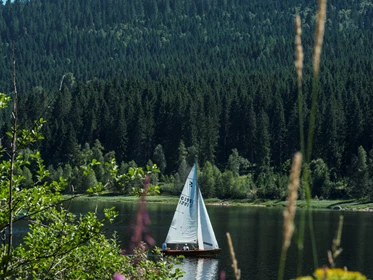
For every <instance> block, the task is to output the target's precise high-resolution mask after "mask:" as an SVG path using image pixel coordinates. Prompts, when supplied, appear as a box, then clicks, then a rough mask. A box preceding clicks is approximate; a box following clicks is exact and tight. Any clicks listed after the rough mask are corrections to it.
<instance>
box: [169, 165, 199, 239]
mask: <svg viewBox="0 0 373 280" xmlns="http://www.w3.org/2000/svg"><path fill="white" fill-rule="evenodd" d="M197 207H198V203H197V168H196V165H194V166H193V168H192V170H191V171H190V173H189V175H188V178H187V180H186V181H185V184H184V188H183V191H182V193H181V195H180V199H179V203H178V204H177V207H176V211H175V214H174V217H173V219H172V223H171V226H170V229H169V231H168V234H167V237H166V243H170V244H176V243H197V228H198V226H197V220H198V217H197Z"/></svg>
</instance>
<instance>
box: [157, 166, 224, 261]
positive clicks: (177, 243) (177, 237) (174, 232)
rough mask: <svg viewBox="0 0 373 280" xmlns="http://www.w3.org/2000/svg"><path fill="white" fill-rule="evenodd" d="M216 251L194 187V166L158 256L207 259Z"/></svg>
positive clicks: (204, 213) (212, 231) (195, 172)
mask: <svg viewBox="0 0 373 280" xmlns="http://www.w3.org/2000/svg"><path fill="white" fill-rule="evenodd" d="M169 246H170V247H169ZM220 250H221V249H220V248H219V245H218V242H217V241H216V237H215V233H214V230H213V228H212V225H211V221H210V217H209V215H208V213H207V209H206V206H205V203H204V201H203V197H202V194H201V191H200V189H199V187H198V184H197V165H196V164H194V165H193V167H192V170H191V171H190V173H189V175H188V177H187V179H186V181H185V184H184V188H183V191H182V192H181V195H180V199H179V202H178V204H177V207H176V211H175V214H174V217H173V219H172V222H171V225H170V228H169V230H168V234H167V237H166V240H165V243H163V245H162V252H163V254H165V255H184V256H186V257H188V256H190V257H209V256H215V255H217V254H219V252H220Z"/></svg>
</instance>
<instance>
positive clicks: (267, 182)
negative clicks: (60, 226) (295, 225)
mask: <svg viewBox="0 0 373 280" xmlns="http://www.w3.org/2000/svg"><path fill="white" fill-rule="evenodd" d="M82 11H84V12H82ZM295 14H299V15H300V17H301V20H302V31H303V33H302V43H303V48H304V53H305V69H304V77H303V104H302V106H303V108H304V110H303V113H304V115H303V116H302V118H303V120H304V127H305V130H306V131H305V134H307V129H308V123H309V117H310V106H311V105H310V104H311V92H312V87H313V83H312V61H311V60H312V59H311V57H312V49H313V46H314V25H315V14H316V5H315V3H314V2H313V1H305V0H300V1H299V0H298V1H294V0H289V1H282V2H280V1H273V0H266V1H263V0H252V1H243V0H205V1H200V0H190V1H186V0H172V1H171V0H152V1H150V0H126V1H122V0H90V1H73V0H64V1H56V0H15V1H10V0H7V1H6V2H5V3H4V4H3V5H1V4H0V45H1V48H0V56H1V58H2V59H1V60H0V91H1V92H6V93H11V92H12V90H13V83H12V57H13V51H14V57H15V61H16V75H17V86H18V92H19V119H20V126H24V127H26V128H31V127H32V125H33V124H34V121H35V120H37V119H39V118H43V119H45V120H46V121H47V122H46V123H45V124H44V127H43V131H42V133H43V135H44V137H45V139H44V141H42V142H40V143H37V144H35V145H34V146H33V148H35V149H37V150H40V152H41V155H42V157H43V160H44V161H45V163H46V165H47V167H48V170H49V171H50V179H51V180H55V179H56V178H59V177H60V176H62V175H63V176H64V177H65V178H68V180H69V186H74V188H72V187H71V188H67V189H66V190H65V192H72V191H74V192H84V191H86V190H87V189H89V188H90V187H91V186H92V185H95V184H97V182H105V181H106V180H107V178H108V170H107V169H106V168H105V165H97V166H94V172H93V173H91V174H90V176H88V177H85V176H83V175H82V173H81V172H82V171H80V169H79V166H81V165H83V164H86V163H88V162H91V161H92V160H93V159H97V160H98V161H99V162H102V163H104V162H109V161H110V159H111V158H112V157H115V158H116V160H117V162H118V164H119V165H120V170H121V172H123V173H125V172H126V171H127V170H128V167H130V166H145V165H147V164H149V165H151V164H152V163H156V164H157V165H158V167H159V169H160V171H161V173H160V174H156V175H153V183H154V184H159V186H160V187H161V191H162V192H164V193H172V194H178V192H180V190H181V187H182V184H183V181H184V178H185V177H186V175H187V172H188V168H190V166H191V165H192V164H193V162H195V161H197V162H198V164H199V172H200V175H201V176H200V181H201V182H200V183H201V189H202V192H203V193H204V195H205V196H206V197H218V198H220V199H229V198H240V199H284V198H285V197H286V190H287V181H288V174H289V168H290V159H291V157H292V155H293V154H294V153H295V152H296V151H299V150H300V133H299V131H300V130H299V114H298V99H297V98H298V92H297V77H296V72H295V67H294V52H295V47H294V37H295V24H294V17H295ZM372 42H373V2H371V1H369V0H353V1H347V0H341V1H334V2H331V1H330V2H329V3H328V6H327V21H326V25H325V39H324V44H323V50H322V59H321V66H320V90H319V95H318V100H317V104H318V107H317V118H316V130H315V136H314V137H315V138H314V143H313V144H314V145H313V153H312V160H311V161H310V163H309V168H310V171H311V192H312V197H318V198H329V199H336V198H358V199H365V198H368V199H372V198H373V192H372V190H373V145H372V143H373V110H372V108H373V79H372V77H373V76H372V74H373V73H372V72H373V48H372ZM10 113H11V111H10V109H9V110H2V111H1V113H0V114H1V115H0V127H1V132H0V133H1V140H2V142H3V143H6V142H7V141H8V142H9V141H10V139H8V138H7V136H6V131H9V130H10V127H11V125H12V124H11V123H9V115H10ZM22 153H23V155H24V157H25V158H26V159H27V155H28V154H29V153H31V150H30V149H25V150H23V151H22ZM31 169H32V166H30V167H26V166H25V167H23V168H20V169H19V170H17V172H18V173H19V174H22V175H23V176H24V178H25V179H24V181H23V184H24V185H25V186H27V185H28V184H29V182H31V181H32V178H31V176H32V175H31V174H32V173H33V170H31ZM131 189H132V186H131V184H128V185H127V186H125V187H124V188H123V187H122V186H121V185H115V184H114V185H112V186H111V191H113V192H118V193H125V194H127V193H130V190H131Z"/></svg>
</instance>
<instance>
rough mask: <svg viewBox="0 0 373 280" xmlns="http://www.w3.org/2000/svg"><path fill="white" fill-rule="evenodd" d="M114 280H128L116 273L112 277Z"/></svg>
mask: <svg viewBox="0 0 373 280" xmlns="http://www.w3.org/2000/svg"><path fill="white" fill-rule="evenodd" d="M112 280H126V278H125V277H124V276H123V275H121V274H119V273H115V274H114V275H113V277H112Z"/></svg>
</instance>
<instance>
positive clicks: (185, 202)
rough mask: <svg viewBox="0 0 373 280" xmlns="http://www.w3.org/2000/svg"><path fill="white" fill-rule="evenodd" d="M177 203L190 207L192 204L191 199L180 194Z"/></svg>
mask: <svg viewBox="0 0 373 280" xmlns="http://www.w3.org/2000/svg"><path fill="white" fill-rule="evenodd" d="M179 204H180V205H181V206H185V207H192V206H193V199H191V198H189V197H187V196H185V195H181V197H180V200H179Z"/></svg>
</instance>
